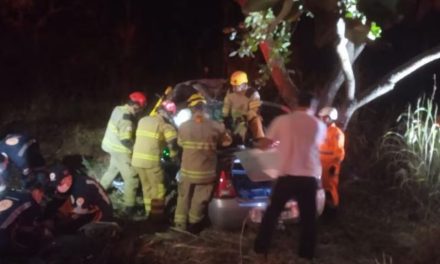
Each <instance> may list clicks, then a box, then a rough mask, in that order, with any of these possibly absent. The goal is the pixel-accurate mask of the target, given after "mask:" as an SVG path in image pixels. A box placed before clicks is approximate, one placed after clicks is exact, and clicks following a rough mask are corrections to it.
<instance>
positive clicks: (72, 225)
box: [46, 164, 113, 233]
mask: <svg viewBox="0 0 440 264" xmlns="http://www.w3.org/2000/svg"><path fill="white" fill-rule="evenodd" d="M49 179H50V184H51V185H52V186H53V187H54V188H53V189H54V193H53V194H52V196H53V197H54V199H53V201H54V202H55V203H56V205H57V206H58V208H56V209H57V211H56V213H57V217H56V220H55V226H56V230H57V231H59V232H62V233H64V232H66V233H71V232H75V231H76V230H78V228H80V227H82V226H84V225H85V224H88V223H91V222H109V221H112V220H113V207H112V203H111V201H110V198H109V197H108V195H107V193H106V192H105V191H104V188H103V187H102V186H101V185H100V184H99V183H98V182H97V181H96V180H95V179H93V178H91V177H89V176H87V175H86V174H84V173H82V171H81V170H73V169H70V168H68V167H66V166H65V165H62V164H56V165H54V166H53V167H52V168H51V169H50V170H49ZM51 209H53V205H52V206H49V205H48V208H47V210H51ZM46 216H47V215H46Z"/></svg>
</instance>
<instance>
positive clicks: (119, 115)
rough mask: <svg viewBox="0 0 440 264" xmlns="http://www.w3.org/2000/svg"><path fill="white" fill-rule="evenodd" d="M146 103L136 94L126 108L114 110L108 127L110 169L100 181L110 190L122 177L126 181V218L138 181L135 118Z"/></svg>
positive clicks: (106, 141)
mask: <svg viewBox="0 0 440 264" xmlns="http://www.w3.org/2000/svg"><path fill="white" fill-rule="evenodd" d="M146 103H147V99H146V97H145V95H144V94H143V93H141V92H133V93H131V94H130V96H129V101H128V103H127V104H125V105H121V106H116V107H115V108H114V109H113V112H112V114H111V117H110V120H109V121H108V124H107V129H106V131H105V135H104V138H103V140H102V145H101V146H102V149H103V150H104V151H106V152H107V153H109V154H110V165H109V167H108V169H107V171H106V172H105V173H104V175H103V176H102V178H101V185H102V186H103V187H104V189H108V188H109V187H110V185H111V183H112V182H113V180H114V179H115V178H116V176H117V175H118V174H119V173H120V174H121V176H122V179H123V180H124V206H125V212H126V213H127V214H130V213H133V211H134V205H135V198H136V189H137V187H138V184H139V183H138V179H137V177H136V171H135V170H134V168H133V167H132V166H131V154H132V150H133V144H134V127H135V125H136V120H135V119H136V115H137V114H138V113H140V112H141V111H142V110H143V108H145V106H146Z"/></svg>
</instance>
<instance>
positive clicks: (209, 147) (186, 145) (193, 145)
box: [180, 141, 217, 150]
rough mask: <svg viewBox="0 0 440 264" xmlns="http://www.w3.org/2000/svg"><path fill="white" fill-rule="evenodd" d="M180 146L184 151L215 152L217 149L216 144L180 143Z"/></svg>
mask: <svg viewBox="0 0 440 264" xmlns="http://www.w3.org/2000/svg"><path fill="white" fill-rule="evenodd" d="M180 144H181V146H182V148H184V149H185V148H187V149H201V150H215V149H216V147H217V144H216V143H210V142H195V141H181V142H180Z"/></svg>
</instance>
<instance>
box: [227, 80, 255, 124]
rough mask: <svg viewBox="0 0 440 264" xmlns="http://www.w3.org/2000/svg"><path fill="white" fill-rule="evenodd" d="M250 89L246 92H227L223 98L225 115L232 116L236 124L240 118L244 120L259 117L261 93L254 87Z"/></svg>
mask: <svg viewBox="0 0 440 264" xmlns="http://www.w3.org/2000/svg"><path fill="white" fill-rule="evenodd" d="M249 89H251V90H249ZM249 89H248V90H247V91H246V92H233V93H228V94H226V96H225V99H224V100H223V110H222V112H223V117H227V116H231V117H232V120H233V123H234V124H236V123H237V122H238V121H239V119H240V118H242V119H243V120H241V121H242V122H243V121H250V120H252V119H253V118H255V117H259V108H260V106H261V101H260V94H259V93H258V92H257V91H256V90H254V89H252V88H249Z"/></svg>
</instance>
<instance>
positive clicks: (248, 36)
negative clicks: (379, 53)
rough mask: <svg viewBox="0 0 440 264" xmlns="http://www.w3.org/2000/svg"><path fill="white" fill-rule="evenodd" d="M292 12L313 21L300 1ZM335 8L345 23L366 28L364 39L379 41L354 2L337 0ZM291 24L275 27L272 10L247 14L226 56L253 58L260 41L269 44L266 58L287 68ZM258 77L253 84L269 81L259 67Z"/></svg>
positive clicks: (374, 26)
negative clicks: (235, 44)
mask: <svg viewBox="0 0 440 264" xmlns="http://www.w3.org/2000/svg"><path fill="white" fill-rule="evenodd" d="M293 1H294V2H295V3H294V4H295V5H296V6H295V7H294V8H295V9H296V10H297V11H298V12H299V13H302V12H304V13H305V14H306V15H308V16H311V17H313V14H312V13H310V11H308V10H305V9H304V5H303V1H300V0H293ZM338 8H339V11H340V14H341V16H342V17H344V18H345V19H348V20H357V21H359V22H360V23H361V24H362V25H367V23H369V25H370V31H369V33H368V38H369V39H371V40H374V39H376V38H378V37H380V35H381V33H382V29H381V28H380V27H379V26H378V25H377V24H376V23H375V22H369V21H368V19H367V17H366V16H365V15H364V14H363V13H362V12H360V11H359V10H358V9H357V0H340V1H339V2H338ZM291 25H292V23H291V22H288V21H285V20H283V21H281V22H280V23H278V24H277V23H276V16H275V15H274V12H273V10H272V8H268V9H266V10H263V11H258V12H250V13H249V14H248V15H247V16H246V18H245V20H244V28H245V30H246V33H244V34H243V36H242V39H241V41H240V47H239V48H238V50H236V51H233V52H231V53H230V54H229V55H230V56H231V57H232V56H237V55H238V56H239V57H241V58H243V57H254V53H255V52H256V51H257V50H258V48H259V44H260V43H261V42H263V41H270V43H271V54H270V58H271V59H275V60H280V61H281V62H283V63H284V64H287V63H288V62H289V60H290V55H291V51H290V50H289V48H290V46H291V37H292V32H291V27H292V26H291ZM236 38H237V32H236V31H233V32H232V33H231V36H230V39H231V40H236ZM259 73H260V74H261V77H260V79H259V80H257V82H258V83H259V84H260V85H264V84H265V83H266V81H267V80H268V79H269V76H270V74H269V69H268V68H267V67H263V66H262V67H260V71H259Z"/></svg>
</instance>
